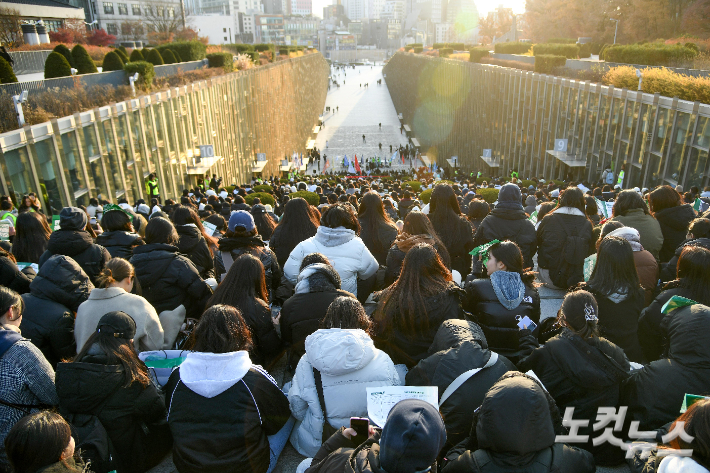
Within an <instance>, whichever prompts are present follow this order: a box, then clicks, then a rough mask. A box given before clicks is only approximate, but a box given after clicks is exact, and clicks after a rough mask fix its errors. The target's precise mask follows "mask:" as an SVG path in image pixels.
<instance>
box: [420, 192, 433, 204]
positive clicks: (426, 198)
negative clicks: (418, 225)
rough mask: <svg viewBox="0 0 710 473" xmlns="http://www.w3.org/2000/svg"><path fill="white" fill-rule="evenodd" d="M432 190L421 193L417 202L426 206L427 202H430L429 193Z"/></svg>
mask: <svg viewBox="0 0 710 473" xmlns="http://www.w3.org/2000/svg"><path fill="white" fill-rule="evenodd" d="M433 190H434V189H427V190H425V191H424V192H422V193H421V194H419V200H421V201H422V202H424V204H428V203H429V201H430V200H431V192H432V191H433Z"/></svg>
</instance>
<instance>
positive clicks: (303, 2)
mask: <svg viewBox="0 0 710 473" xmlns="http://www.w3.org/2000/svg"><path fill="white" fill-rule="evenodd" d="M312 14H313V3H312V1H311V0H291V11H290V12H289V13H288V16H291V15H300V16H311V15H312Z"/></svg>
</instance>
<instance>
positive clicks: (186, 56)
mask: <svg viewBox="0 0 710 473" xmlns="http://www.w3.org/2000/svg"><path fill="white" fill-rule="evenodd" d="M155 49H157V50H158V52H160V53H161V54H162V53H163V51H165V50H166V49H170V50H171V51H172V52H173V53H178V54H179V55H180V58H181V59H182V60H183V61H199V60H201V59H204V58H205V55H206V53H207V46H205V45H204V44H202V43H201V42H200V41H197V40H195V41H176V42H174V43H166V44H161V45H160V46H156V48H155Z"/></svg>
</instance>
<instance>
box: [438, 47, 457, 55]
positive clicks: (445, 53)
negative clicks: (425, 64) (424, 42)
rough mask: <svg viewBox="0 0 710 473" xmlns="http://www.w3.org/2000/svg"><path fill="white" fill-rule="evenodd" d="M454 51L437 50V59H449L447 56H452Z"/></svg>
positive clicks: (449, 49) (448, 49) (450, 49)
mask: <svg viewBox="0 0 710 473" xmlns="http://www.w3.org/2000/svg"><path fill="white" fill-rule="evenodd" d="M453 53H454V50H453V49H452V48H441V49H440V50H439V57H449V55H451V54H453Z"/></svg>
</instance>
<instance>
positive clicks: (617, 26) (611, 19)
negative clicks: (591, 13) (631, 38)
mask: <svg viewBox="0 0 710 473" xmlns="http://www.w3.org/2000/svg"><path fill="white" fill-rule="evenodd" d="M609 21H614V22H616V26H614V44H616V32H617V31H618V30H619V20H615V19H613V18H609Z"/></svg>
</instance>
